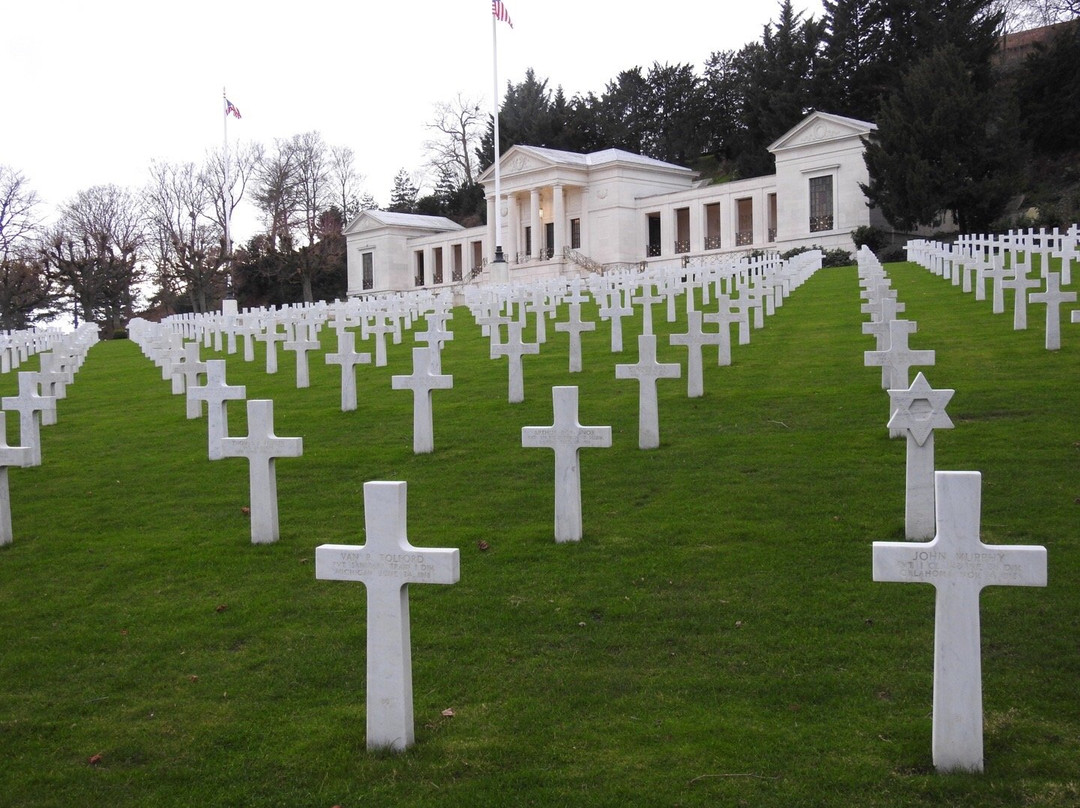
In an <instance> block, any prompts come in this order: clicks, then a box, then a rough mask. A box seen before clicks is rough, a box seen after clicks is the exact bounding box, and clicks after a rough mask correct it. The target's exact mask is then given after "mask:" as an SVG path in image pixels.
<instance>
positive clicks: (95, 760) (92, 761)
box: [86, 755, 101, 766]
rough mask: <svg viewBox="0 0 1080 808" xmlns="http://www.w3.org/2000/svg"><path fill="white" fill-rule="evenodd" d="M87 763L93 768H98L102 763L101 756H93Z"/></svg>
mask: <svg viewBox="0 0 1080 808" xmlns="http://www.w3.org/2000/svg"><path fill="white" fill-rule="evenodd" d="M86 762H87V763H89V764H90V765H91V766H96V765H98V764H99V763H101V755H91V756H90V758H89V759H88V760H87V761H86Z"/></svg>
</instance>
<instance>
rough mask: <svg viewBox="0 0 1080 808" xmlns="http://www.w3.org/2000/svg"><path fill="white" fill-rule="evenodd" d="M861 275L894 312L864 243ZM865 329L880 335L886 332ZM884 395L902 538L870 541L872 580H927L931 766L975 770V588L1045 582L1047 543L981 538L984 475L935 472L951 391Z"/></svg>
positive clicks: (900, 331)
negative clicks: (931, 604) (900, 436)
mask: <svg viewBox="0 0 1080 808" xmlns="http://www.w3.org/2000/svg"><path fill="white" fill-rule="evenodd" d="M859 277H860V285H861V286H862V287H863V290H864V293H865V294H866V296H867V297H868V299H869V303H868V309H869V310H870V311H871V312H872V313H873V312H875V311H876V312H877V313H878V315H879V316H882V312H888V311H890V310H891V312H892V313H893V315H895V313H896V312H897V311H898V310H900V306H901V305H902V304H899V303H897V302H896V301H895V299H894V298H891V297H890V294H889V293H890V290H889V285H888V280H887V278H886V276H885V273H884V270H883V268H882V267H881V265H880V263H878V262H877V259H876V258H874V256H873V254H872V253H870V252H869V250H863V251H860V254H859ZM890 299H892V302H891V303H889V302H886V301H889V300H890ZM872 322H874V321H872ZM893 322H894V323H895V322H902V321H895V320H894V321H893ZM864 330H866V331H868V333H874V334H875V335H877V336H878V338H879V340H880V339H881V334H882V333H885V332H884V330H883V329H881V330H873V329H864ZM914 330H915V329H914V327H912V328H910V329H908V328H895V327H893V328H890V329H888V332H887V333H888V335H889V338H890V339H895V338H897V337H898V336H900V335H903V336H904V337H905V338H906V335H907V334H908V333H911V332H912V331H914ZM905 346H906V340H905ZM887 351H888V349H887V348H885V349H883V348H882V346H881V344H880V342H879V346H878V351H867V352H866V353H867V364H871V361H870V357H871V356H875V357H882V359H883V360H884V357H885V355H886V352H887ZM928 353H930V354H931V355H930V356H928V357H927V356H924V357H923V360H922V361H923V362H924V363H927V364H932V363H933V357H932V352H928ZM874 364H882V366H883V367H885V365H884V364H883V363H879V362H875V363H874ZM906 372H907V371H906V370H905V373H906ZM889 394H890V397H891V399H892V403H893V407H894V412H893V415H892V417H891V418H890V420H889V426H890V427H892V428H899V429H901V430H902V431H904V432H906V433H907V438H908V443H907V458H908V459H907V503H906V506H905V535H906V537H907V539H908V541H903V542H874V545H873V579H874V580H875V581H893V582H901V583H929V584H932V585H933V586H934V588H935V590H936V605H935V617H934V694H933V728H932V736H933V737H932V743H931V747H932V754H933V760H934V766H935V767H936V768H937V769H938V770H939V771H942V772H949V771H973V772H979V771H982V769H983V717H982V651H981V648H980V625H979V593H980V592H981V591H982V589H983V587H986V586H1046V577H1047V576H1046V549H1045V548H1044V547H1038V546H1014V545H987V544H984V543H983V542H982V540H981V539H980V535H979V526H980V515H981V491H982V477H981V475H980V474H979V473H978V472H976V471H935V470H934V460H933V434H934V430H935V429H942V428H951V427H952V425H953V424H952V421H951V420H950V419H949V417H948V415H946V413H945V405H946V404H948V402H949V400H950V399H951V398H952V395H953V391H952V390H934V389H932V388H931V387H930V385H929V384H928V383H927V382H926V379H925V377H924V376H923V375H922V374H921V373H919V374H918V376H917V377H916V379H915V382H914V383H913V384H912V385H911V386H910V387H909V388H907V389H906V390H904V389H895V388H894V389H890V390H889ZM930 514H933V521H932V522H931V521H930V520H929V516H930ZM924 539H929V541H924Z"/></svg>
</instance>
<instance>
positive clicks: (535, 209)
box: [529, 188, 543, 258]
mask: <svg viewBox="0 0 1080 808" xmlns="http://www.w3.org/2000/svg"><path fill="white" fill-rule="evenodd" d="M529 217H530V219H529V221H530V222H531V227H532V245H530V246H531V247H532V250H531V255H530V258H539V257H540V242H541V240H542V236H543V233H541V232H540V227H541V225H540V189H539V188H533V189H532V190H530V191H529Z"/></svg>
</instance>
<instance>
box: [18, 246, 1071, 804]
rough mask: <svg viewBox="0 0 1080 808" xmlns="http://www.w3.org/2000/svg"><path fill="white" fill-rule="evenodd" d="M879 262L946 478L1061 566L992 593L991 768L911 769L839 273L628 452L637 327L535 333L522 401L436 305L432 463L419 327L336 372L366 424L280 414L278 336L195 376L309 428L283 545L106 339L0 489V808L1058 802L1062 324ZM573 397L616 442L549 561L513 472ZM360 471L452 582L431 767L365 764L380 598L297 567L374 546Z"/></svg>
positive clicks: (879, 402) (1066, 370)
mask: <svg viewBox="0 0 1080 808" xmlns="http://www.w3.org/2000/svg"><path fill="white" fill-rule="evenodd" d="M887 269H888V271H889V274H890V277H892V279H893V284H894V287H895V288H897V289H898V292H899V298H900V300H901V301H903V302H904V303H905V304H906V306H907V311H906V313H905V315H903V316H906V317H908V318H909V319H914V320H917V321H918V333H916V334H913V335H912V337H911V340H910V343H911V345H912V347H914V348H918V349H922V348H932V349H934V350H936V352H937V364H936V366H934V367H930V368H923V371H924V372H925V374H926V376H927V378H928V380H929V381H930V383H931V384H932V385H934V386H935V387H948V388H953V389H955V390H956V394H955V396H954V398H953V399H952V402H951V403H950V405H949V414H950V416H951V418H952V420H953V421H954V423H955V425H956V428H955V429H953V430H950V431H942V432H939V433H938V434H937V437H936V448H937V467H938V468H939V469H952V470H977V471H981V472H982V474H983V514H982V535H983V540H984V541H986V542H987V543H1009V544H1041V545H1045V546H1046V547H1047V549H1048V563H1049V586H1048V587H1047V588H1045V589H1041V588H1031V589H1027V588H1013V587H994V588H988V589H986V590H984V592H983V594H982V601H981V602H982V635H983V636H982V648H983V691H984V713H985V747H986V750H985V751H986V772H985V773H984V774H983V775H981V776H975V775H947V776H942V775H937V774H935V773H934V771H933V766H932V763H931V750H930V710H931V698H932V691H931V686H932V654H933V649H932V640H933V631H934V625H933V616H934V590H933V589H932V587H930V586H911V585H900V584H887V583H874V582H873V581H872V580H871V543H872V542H873V541H875V540H898V539H901V538H902V537H903V518H904V501H903V498H904V452H905V444H904V442H903V441H899V440H889V438H888V430H887V429H886V428H885V424H886V421H887V419H888V412H889V400H888V396H887V394H886V393H885V392H884V391H883V390H882V389H881V387H880V375H881V374H880V370H879V369H878V368H876V367H874V368H867V367H864V366H863V352H864V351H866V350H871V349H873V347H874V346H873V342H872V339H871V338H869V337H867V336H864V335H863V334H862V333H861V322H862V321H863V316H862V315H861V314H860V313H859V307H860V303H861V301H860V299H859V292H858V284H857V278H856V273H855V270H854V269H853V268H844V269H828V270H822V271H821V272H819V273H818V274H817V275H815V276H814V277H813V278H812V279H810V280H809V281H808V282H807V283H806V284H804V285H803V286H802V287H801V288H799V289H798V290H796V291H795V292H794V293H793V294H792V296H791V297H790V298H789V299H788V300H787V301H786V303H785V304H784V306H783V307H781V308H780V309H778V311H777V313H776V314H775V315H774V316H773V317H770V318H768V319H767V320H766V324H765V328H764V329H761V330H757V331H755V332H754V333H753V339H752V342H751V343H750V344H749V345H746V346H733V360H734V363H733V365H732V366H730V367H717V366H716V365H715V357H716V355H715V350H714V349H707V350H706V361H705V396H704V397H703V398H700V399H688V398H687V397H686V380H685V378H683V379H679V380H661V381H660V383H659V397H660V437H661V446H660V448H659V449H657V450H653V451H648V452H643V451H641V450H639V449H638V448H637V384H636V382H632V381H616V380H615V378H614V365H615V364H618V363H627V362H633V361H635V359H636V341H635V339H634V336H635V335H636V334H637V333H638V331H637V330H636V329H637V328H639V323H640V319H639V320H637V321H635V322H631V321H627V322H625V323H624V326H625V332H624V333H625V342H626V351H625V352H624V353H623V354H621V355H612V354H611V353H610V352H609V351H608V347H609V333H610V332H609V327H608V325H607V324H606V323H599V324H598V328H597V331H595V332H592V333H587V334H585V335H584V336H583V341H584V351H583V352H584V372H582V373H579V374H569V373H568V372H567V365H568V361H567V350H568V349H567V344H568V342H567V341H568V337H567V335H566V334H564V333H556V332H554V330H553V329H552V328H551V327H550V325H549V328H548V344H547V345H545V346H544V347H543V349H542V351H541V354H540V355H539V356H527V357H525V359H524V367H525V394H526V400H525V402H524V403H522V404H515V405H511V404H508V403H507V400H506V399H507V367H506V360H505V359H500V360H497V361H493V360H490V359H489V358H488V344H487V340H486V339H485V338H482V337H481V334H480V328H479V327H478V326H476V325H475V324H474V322H473V320H472V317H471V316H470V315H469V313H468V312H467V311H466V310H465V309H457V310H455V313H454V318H453V320H452V321H451V322H450V327H451V329H452V330H453V332H454V339H453V341H451V342H449V343H448V344H447V346H446V349H445V351H444V354H443V369H444V372H445V373H450V374H453V376H454V388H453V389H452V390H448V391H435V393H434V408H435V409H434V412H435V414H434V423H435V452H434V453H433V454H430V455H424V456H416V455H414V454H413V453H412V409H411V407H412V396H411V393H410V392H408V391H393V390H391V386H390V376H391V375H395V374H405V373H408V372H409V371H410V369H411V347H412V345H413V342H412V339H411V336H410V335H406V337H405V339H404V340H403V342H402V343H401V344H400V345H392V346H390V348H389V358H390V362H389V366H388V367H385V368H374V367H371V366H362V367H361V368H360V369H359V371H358V373H359V382H358V389H359V399H360V406H359V409H358V410H357V411H356V412H351V413H342V412H341V411H340V408H339V402H340V389H339V387H338V383H339V374H340V370H339V368H338V367H337V366H327V365H325V364H324V363H323V359H322V356H321V355H315V354H313V355H312V356H311V381H312V384H311V387H310V388H309V389H306V390H297V389H296V388H295V385H294V381H295V376H294V367H295V366H294V361H293V356H292V355H291V354H288V353H283V354H281V361H280V367H281V370H280V372H279V373H278V374H277V375H275V376H268V375H266V374H265V372H264V368H265V364H264V355H263V353H262V351H263V346H262V344H261V343H260V344H259V345H258V347H257V354H256V361H255V362H253V363H245V362H244V361H243V358H242V354H241V353H237V354H234V355H230V356H228V357H225V356H224V355H222V354H212V353H210V352H206V351H204V358H213V357H215V356H216V357H218V358H227V359H228V380H229V382H230V383H231V384H244V385H246V386H247V393H248V397H249V398H273V400H274V402H275V416H276V429H275V431H276V434H278V435H281V436H301V437H303V440H304V455H303V457H302V458H296V459H291V458H290V459H283V460H279V461H278V463H277V480H278V496H279V503H280V524H281V541H280V542H278V543H277V544H274V545H270V546H253V545H252V544H251V543H250V540H249V523H248V520H247V517H246V516H245V515H244V513H243V512H242V510H241V509H242V508H243V507H244V506H245V505H247V501H248V492H247V479H248V478H247V464H246V462H245V461H243V460H239V459H224V460H219V461H214V462H211V461H209V460H208V459H207V448H206V421H205V418H202V419H199V420H192V421H189V420H187V419H186V418H185V406H184V399H183V397H182V396H174V395H172V394H171V393H170V385H169V383H168V382H166V381H163V380H162V379H161V372H160V370H159V369H158V368H157V367H156V366H154V365H153V364H152V363H151V362H150V361H149V360H148V359H146V358H144V357H143V356H142V354H141V353H140V351H139V349H138V347H137V346H136V345H135V344H133V343H131V342H128V341H115V342H108V343H100V344H98V345H96V346H95V347H94V348H93V349H92V350H91V352H90V354H89V357H88V359H87V361H86V364H85V365H84V367H83V369H82V370H81V371H80V373H79V374H78V375H77V377H76V379H75V383H74V384H73V385H72V386H71V387H70V388H69V390H68V397H67V398H66V399H65V400H63V401H60V402H59V406H58V409H59V416H60V417H59V423H58V424H57V425H55V426H51V427H46V428H44V431H43V455H44V462H43V464H42V465H41V466H40V467H37V468H31V469H12V470H11V473H10V482H11V501H12V510H13V517H12V522H13V527H14V533H15V541H14V543H13V544H12V545H11V546H9V547H7V548H3V549H0V603H2V604H3V607H2V608H0V752H2V754H3V765H2V766H0V805H11V806H61V805H62V806H70V805H72V804H75V805H84V806H110V808H121V807H122V806H193V805H199V806H289V807H290V808H291V807H292V806H313V807H316V808H330V806H334V805H340V806H342V808H354V806H356V807H359V806H390V805H408V806H470V807H474V806H620V808H622V807H623V806H628V805H634V806H636V805H658V806H706V805H707V806H715V805H724V806H728V805H730V806H743V805H745V806H755V807H756V806H777V807H778V808H791V807H792V806H836V805H843V804H848V805H852V806H943V805H955V806H1002V807H1003V808H1004V806H1009V807H1010V808H1011V807H1012V806H1021V805H1033V806H1034V805H1038V806H1075V805H1077V804H1078V802H1080V774H1078V771H1080V770H1078V769H1077V760H1078V759H1080V709H1078V708H1080V698H1078V696H1077V682H1078V681H1080V630H1078V629H1080V627H1078V622H1080V546H1078V545H1080V401H1078V397H1080V326H1077V325H1071V324H1063V326H1062V329H1063V346H1064V347H1063V349H1062V350H1060V351H1058V352H1047V351H1046V350H1044V349H1043V327H1042V307H1041V306H1040V307H1036V306H1032V308H1031V311H1030V312H1029V323H1030V328H1029V330H1028V331H1024V332H1014V331H1013V330H1012V315H1011V307H1010V308H1009V312H1008V313H1006V314H1004V315H993V314H991V312H990V302H989V301H987V302H985V303H983V302H976V301H974V299H973V297H972V296H971V295H962V294H961V292H960V291H959V289H958V288H954V287H952V286H951V285H949V284H948V283H947V282H945V281H943V280H941V279H940V278H937V277H934V276H933V275H931V274H930V273H928V272H927V271H925V270H923V269H920V268H918V267H915V266H913V265H909V264H899V265H890V266H888V267H887ZM1072 288H1074V289H1075V288H1076V285H1075V284H1074V286H1073V287H1072ZM1010 306H1011V301H1010ZM681 310H682V306H681V305H680V311H681ZM566 311H567V307H566V306H565V305H564V306H562V307H561V308H560V312H559V319H565V318H566ZM584 314H585V315H587V316H589V317H590V318H591V319H596V317H595V308H594V307H592V306H591V305H587V306H585V307H584ZM639 317H640V315H639ZM654 321H655V325H656V330H657V333H658V334H660V335H661V336H660V338H659V340H658V342H659V351H658V353H659V356H660V361H667V362H675V361H679V362H682V364H683V365H684V372H685V359H686V351H685V349H683V348H678V347H673V346H670V345H668V344H667V334H669V333H676V332H679V331H685V330H686V327H685V322H684V320H683V319H682V318H680V321H679V322H677V323H672V324H669V323H667V322H666V321H665V317H664V307H663V306H662V305H657V306H656V307H655V310H654ZM733 333H734V330H733ZM322 336H323V346H324V349H326V350H333V349H334V346H333V345H332V340H333V332H332V331H331V330H330V329H326V330H324V332H323V335H322ZM361 345H363V347H362V348H361V349H362V350H373V344H372V343H371V342H368V343H367V344H366V345H364V344H362V343H361ZM30 366H31V367H32V366H33V363H30ZM559 384H574V385H578V386H579V387H580V389H581V393H580V398H581V408H580V420H581V423H583V424H587V425H610V426H611V427H612V433H613V446H612V448H610V449H591V450H584V451H582V453H581V465H582V488H583V512H584V533H585V536H584V539H583V540H582V541H581V542H580V543H573V544H564V545H557V544H555V542H554V540H553V507H554V491H553V468H554V460H553V453H552V452H551V451H548V450H539V449H524V448H522V447H521V427H523V426H529V425H547V424H550V423H551V422H552V411H551V407H552V403H551V387H552V386H553V385H559ZM15 389H16V378H15V374H13V373H12V374H7V375H6V376H5V377H3V378H2V379H0V392H2V393H3V394H4V395H12V394H14V392H15ZM229 407H230V414H229V418H230V428H231V429H230V431H231V433H232V434H234V435H236V434H245V415H244V408H243V406H242V404H240V403H239V402H234V403H232V404H230V405H229ZM8 420H9V424H8V435H9V439H10V440H11V442H12V443H14V442H16V441H17V434H16V433H17V428H16V427H15V421H16V419H15V418H14V417H13V416H9V419H8ZM369 480H404V481H406V482H407V483H408V502H409V538H410V541H411V542H412V543H413V544H414V545H417V546H434V547H457V548H459V549H460V553H461V580H460V582H459V583H458V584H455V585H453V586H419V585H415V586H413V587H411V590H410V598H411V611H412V656H413V684H414V691H415V699H414V708H415V717H416V741H417V743H416V746H415V747H414V748H412V749H411V750H409V751H408V752H406V753H403V754H400V755H395V754H387V753H374V754H373V753H368V752H367V751H366V750H365V717H364V672H365V660H364V654H365V652H364V643H365V592H364V587H363V585H361V584H353V583H344V582H333V581H317V580H315V577H314V550H315V547H316V546H317V545H319V544H323V543H347V544H348V543H352V544H362V543H363V541H364V536H363V524H364V523H363V517H364V514H363V494H362V487H363V483H364V482H366V481H369ZM481 541H482V542H486V543H487V546H488V549H486V550H482V549H480V542H481ZM448 709H449V710H452V711H453V715H452V716H446V715H443V711H444V710H448ZM92 756H100V758H99V759H97V762H95V763H90V762H89V761H90V758H91V757H92Z"/></svg>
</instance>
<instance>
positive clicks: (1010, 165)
mask: <svg viewBox="0 0 1080 808" xmlns="http://www.w3.org/2000/svg"><path fill="white" fill-rule="evenodd" d="M823 7H824V15H823V16H822V18H821V19H814V18H812V17H806V16H804V15H803V14H800V13H796V12H795V11H794V9H793V7H792V3H791V2H790V0H783V2H781V3H780V5H779V10H778V14H777V17H776V19H775V20H774V21H771V22H770V23H769V24H767V25H766V26H765V27H764V30H763V32H762V36H761V38H760V40H758V41H756V42H752V43H749V44H747V45H745V46H744V47H742V48H740V49H738V50H729V51H717V52H714V53H713V54H711V55H710V57H709V58H708V60H707V62H706V64H705V66H704V71H703V72H702V73H700V74H699V73H697V72H696V71H695V70H694V68H693V66H692V65H689V64H676V65H670V64H659V63H654V64H653V65H652V67H650V68H648V69H647V70H646V69H643V68H641V67H633V68H630V69H628V70H624V71H622V72H620V73H619V74H618V75H617V76H616V77H615V78H614V79H612V80H611V81H610V82H608V84H607V86H606V87H605V89H604V91H603V92H602V93H601V94H599V95H597V94H595V93H586V94H583V95H576V96H574V97H573V98H569V99H568V98H567V97H566V96H565V94H564V93H563V90H562V88H561V87H557V88H555V90H554V91H552V90H551V89H550V88H549V86H548V82H547V80H545V79H541V78H538V77H537V76H536V74H535V73H534V72H533V71H531V70H530V71H528V72H527V73H526V76H525V78H524V80H523V81H521V82H519V83H516V84H514V83H508V85H507V90H506V95H505V99H504V102H503V106H502V108H501V111H500V116H499V128H500V140H501V148H502V150H503V151H505V150H506V149H507V148H509V147H510V146H512V145H514V144H516V143H523V144H529V145H533V146H546V147H549V148H554V149H563V150H566V151H572V152H591V151H596V150H600V149H605V148H611V147H615V148H620V149H624V150H627V151H630V152H634V153H637V154H643V155H646V156H649V157H653V158H656V159H658V160H664V161H667V162H672V163H676V164H679V165H685V166H690V167H693V168H696V169H698V170H699V171H700V172H701V173H702V175H703V176H707V177H711V178H714V179H717V180H726V179H737V178H746V177H754V176H760V175H763V174H769V173H772V171H773V170H774V164H773V159H772V155H771V154H770V153H769V151H768V146H769V145H770V144H771V143H772V142H774V141H775V140H776V139H777V138H779V137H780V136H781V135H783V134H784V133H785V132H786V131H788V130H789V129H790V128H791V127H793V126H794V125H795V124H797V123H798V122H799V121H800V120H802V119H803V118H804V117H805V116H806V115H807V114H809V113H810V112H811V111H813V110H820V111H823V112H832V113H836V114H839V115H844V116H848V117H852V118H858V119H861V120H866V121H871V122H875V123H877V125H878V132H877V135H876V136H875V137H874V138H872V139H871V141H870V143H869V145H868V151H867V154H866V161H867V164H868V167H869V173H870V183H869V185H868V186H867V187H866V188H865V190H866V193H867V196H868V198H869V199H870V200H871V202H872V203H874V204H875V205H877V206H878V207H880V208H881V210H882V211H883V212H884V214H885V216H886V218H887V219H888V220H889V221H890V223H891V224H893V226H894V227H895V228H896V229H897V230H900V231H909V230H911V229H912V228H915V227H916V226H920V225H924V226H934V225H935V224H936V223H938V222H939V221H940V217H941V214H942V213H943V212H950V213H952V214H953V216H954V217H955V219H956V221H957V223H958V224H959V225H960V227H961V228H963V229H968V230H979V229H981V230H986V229H990V228H991V227H993V226H994V225H995V223H996V222H998V220H999V219H1000V217H1001V216H1002V214H1003V212H1004V210H1005V208H1006V205H1007V203H1008V202H1009V200H1010V199H1011V198H1015V196H1016V194H1017V192H1018V190H1019V189H1023V188H1024V187H1025V184H1026V183H1028V181H1029V180H1030V178H1029V177H1027V176H1025V169H1027V168H1028V167H1029V166H1030V165H1031V161H1032V158H1047V157H1048V158H1052V157H1054V156H1055V155H1061V154H1067V153H1072V152H1075V150H1077V149H1080V104H1078V103H1077V100H1078V98H1080V70H1078V69H1077V67H1076V66H1077V65H1078V64H1080V26H1077V25H1066V26H1062V28H1061V30H1060V31H1059V32H1058V34H1057V36H1056V37H1055V38H1054V39H1053V41H1052V42H1051V44H1049V46H1048V47H1043V48H1039V49H1037V50H1036V52H1035V53H1034V54H1033V55H1032V56H1030V57H1029V58H1027V59H1026V60H1024V61H1022V62H1021V63H1020V64H1013V65H1010V64H1004V63H1003V61H1002V58H1001V45H1000V42H1001V39H1000V38H1001V36H1002V34H1003V33H1004V32H1006V31H1009V30H1011V29H1015V28H1028V27H1033V26H1039V25H1042V24H1050V23H1054V22H1059V21H1062V20H1071V19H1074V18H1075V16H1076V15H1077V13H1080V2H1078V0H825V1H824V3H823ZM492 141H493V126H492V124H491V122H490V119H489V121H488V124H487V129H486V131H485V132H484V133H483V134H482V137H481V138H480V140H479V143H478V144H477V156H478V158H479V164H480V165H481V166H482V167H487V166H488V165H490V164H491V163H492V161H493V159H494V149H493V143H492ZM1057 214H1058V218H1060V219H1063V220H1064V219H1066V218H1069V217H1070V216H1072V217H1075V216H1076V215H1078V214H1080V200H1073V202H1072V203H1071V207H1070V208H1069V209H1068V210H1065V211H1058V212H1057ZM1051 223H1057V222H1051Z"/></svg>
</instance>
